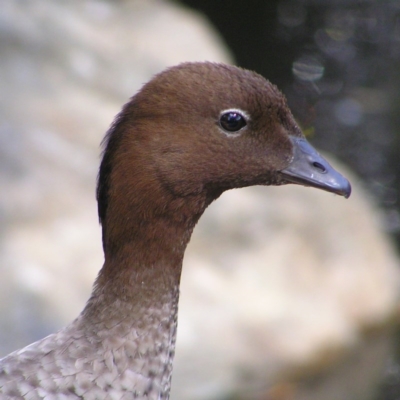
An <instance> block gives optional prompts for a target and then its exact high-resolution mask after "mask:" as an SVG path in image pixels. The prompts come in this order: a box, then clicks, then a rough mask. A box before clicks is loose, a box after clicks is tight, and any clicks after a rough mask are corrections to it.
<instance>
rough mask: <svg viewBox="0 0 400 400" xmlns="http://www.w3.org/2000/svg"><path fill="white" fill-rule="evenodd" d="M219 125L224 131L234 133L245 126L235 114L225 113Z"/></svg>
mask: <svg viewBox="0 0 400 400" xmlns="http://www.w3.org/2000/svg"><path fill="white" fill-rule="evenodd" d="M220 124H221V126H222V128H224V129H225V130H226V131H229V132H235V131H238V130H239V129H241V128H243V127H244V126H245V125H246V121H245V119H244V118H243V116H242V115H241V114H239V113H237V112H227V113H226V114H223V115H221V119H220Z"/></svg>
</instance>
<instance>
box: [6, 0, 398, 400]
mask: <svg viewBox="0 0 400 400" xmlns="http://www.w3.org/2000/svg"><path fill="white" fill-rule="evenodd" d="M0 36H1V38H0V39H1V43H2V46H1V47H0V54H1V57H0V75H1V79H0V90H1V93H2V94H3V96H2V97H0V116H1V119H0V185H1V188H2V190H1V192H0V227H1V228H0V276H1V279H0V313H1V315H2V318H1V321H0V354H6V353H7V352H9V351H11V350H13V349H15V348H18V347H21V346H23V345H25V344H28V343H29V342H31V341H32V340H35V339H39V338H41V337H43V336H44V335H45V334H47V333H50V332H52V331H54V330H55V329H57V328H58V327H60V326H62V325H64V324H66V323H67V322H68V321H69V320H71V319H72V318H74V317H75V316H76V315H77V314H78V313H79V311H80V310H81V309H82V307H83V305H84V303H85V300H86V299H87V297H88V295H89V293H90V287H91V284H92V282H93V280H94V278H95V275H96V273H97V271H98V270H99V268H100V267H101V264H102V253H101V240H100V228H99V226H98V222H97V215H96V204H95V199H94V190H95V179H96V173H97V168H98V162H99V153H100V149H99V143H100V141H101V139H102V137H103V135H104V132H105V131H106V130H107V128H108V126H109V124H110V123H111V121H112V118H113V116H114V115H115V114H116V113H117V112H118V111H119V109H120V107H121V105H122V104H123V103H124V102H126V100H127V99H128V97H129V96H131V95H132V94H133V93H134V92H135V91H136V90H137V89H138V88H139V87H140V86H141V84H142V83H144V82H146V81H147V80H148V79H150V77H151V76H152V75H153V74H154V73H156V72H158V71H160V70H162V69H163V68H165V67H166V66H168V65H173V64H176V63H178V62H180V61H188V60H206V59H207V60H215V61H225V62H229V61H231V58H230V56H229V52H228V51H227V50H226V49H225V48H224V46H223V44H222V42H221V39H220V38H219V37H218V35H217V34H216V33H215V32H214V31H213V29H212V28H211V27H210V26H209V24H208V23H207V21H205V20H204V18H202V17H201V16H200V15H198V14H195V13H193V12H191V11H188V10H186V9H184V8H181V7H180V6H178V5H177V4H175V3H170V2H166V1H149V0H148V1H130V2H126V1H115V2H106V1H80V2H78V1H58V2H52V1H51V0H37V1H35V2H25V1H14V0H5V1H3V3H2V10H1V13H0ZM339 169H340V170H342V171H343V168H342V167H339ZM343 172H345V171H343ZM346 174H347V173H346ZM352 183H353V187H354V194H353V196H352V197H351V198H350V199H349V200H348V201H345V200H343V199H342V198H339V197H337V196H333V195H328V194H326V193H322V192H319V191H317V190H311V189H305V188H299V187H294V186H290V187H289V186H288V187H282V188H249V189H241V190H236V191H232V192H228V193H226V194H224V195H223V196H222V197H221V199H219V200H218V201H217V202H216V203H214V204H213V205H212V206H211V207H210V208H209V210H207V212H206V214H205V216H204V217H203V219H202V220H201V221H200V223H199V226H198V227H197V229H196V230H195V234H194V236H193V239H192V242H191V244H190V246H189V249H188V252H187V255H186V257H185V266H184V271H183V277H182V296H181V302H180V317H179V331H178V347H177V356H176V363H175V373H174V379H173V394H172V398H173V399H176V400H179V399H182V400H183V399H185V400H189V399H210V398H213V399H222V398H225V399H226V398H228V396H230V395H231V396H232V397H233V396H236V397H235V398H240V399H245V398H249V399H250V398H251V399H272V398H281V399H297V400H300V399H303V398H307V399H314V398H315V399H323V400H330V399H331V398H332V399H334V400H336V399H337V398H341V399H342V400H343V399H344V400H346V399H353V398H354V399H355V398H360V399H362V400H366V399H367V398H368V393H369V392H370V385H371V383H372V382H374V379H376V378H377V376H379V373H380V372H379V371H380V365H381V363H383V361H384V359H385V354H386V353H387V349H388V343H389V341H388V340H385V341H381V340H373V341H372V342H373V343H372V344H370V345H368V346H366V345H365V343H370V342H369V340H370V336H368V335H365V334H364V333H363V332H364V330H365V329H367V328H368V329H372V328H374V329H378V328H379V327H380V326H383V325H384V324H385V323H386V321H387V320H388V319H389V318H390V316H391V315H392V314H393V312H394V311H395V309H396V306H397V305H398V284H399V275H398V260H397V258H396V256H395V255H394V252H393V249H392V246H391V244H390V243H389V242H388V240H387V238H386V237H385V236H384V235H383V234H382V233H381V231H380V216H379V214H378V213H377V211H376V210H375V209H374V207H373V206H372V205H371V202H370V201H369V200H368V196H367V195H366V194H365V193H364V192H363V190H362V189H361V188H360V185H359V183H358V182H357V179H356V178H355V177H352ZM383 336H385V335H384V334H383ZM379 338H381V336H379ZM381 343H382V345H380V344H381ZM371 354H372V356H373V357H372V356H371ZM349 357H350V358H351V362H348V360H349ZM371 357H372V358H373V360H374V362H373V363H371V362H368V360H370V359H371ZM341 363H345V367H343V368H339V367H337V368H338V371H339V370H340V371H339V372H337V373H336V372H335V374H333V375H332V374H330V372H332V370H334V369H335V368H336V366H339V365H341ZM364 367H365V368H364ZM335 371H336V369H335ZM360 371H362V374H361V372H360ZM316 373H317V374H316ZM357 374H358V375H357ZM360 374H361V376H362V379H359V380H360V383H358V382H357V385H356V386H357V388H356V390H355V391H353V392H351V390H348V388H347V387H348V386H351V384H349V385H346V382H347V381H350V383H351V382H352V381H353V380H354V379H355V377H356V376H360ZM303 376H307V377H315V376H319V377H320V379H319V382H322V383H321V385H320V386H319V389H318V390H316V385H315V381H313V382H314V385H311V390H310V391H308V386H307V385H306V384H303V386H302V384H301V380H300V378H301V377H303ZM321 376H323V379H322V378H321ZM338 376H342V377H343V379H347V381H346V380H345V381H344V380H343V379H339V378H338ZM310 379H311V378H310ZM315 379H316V378H315ZM299 382H300V383H299ZM325 382H327V384H325ZM332 385H333V387H334V388H335V390H336V391H335V390H332ZM339 389H340V390H339ZM357 391H358V392H357ZM350 392H351V394H349V393H350ZM356 392H357V393H356ZM304 393H305V394H304ZM310 393H311V394H312V393H315V394H316V395H317V396H318V397H312V395H311V394H310ZM329 393H331V394H332V393H333V394H336V395H337V394H338V393H341V395H340V396H337V397H329ZM343 393H344V394H343ZM273 396H275V397H273ZM346 396H347V397H346ZM357 396H358V397H357Z"/></svg>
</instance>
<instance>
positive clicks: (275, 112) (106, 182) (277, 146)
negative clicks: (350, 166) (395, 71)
mask: <svg viewBox="0 0 400 400" xmlns="http://www.w3.org/2000/svg"><path fill="white" fill-rule="evenodd" d="M288 183H295V184H301V185H304V186H313V187H316V188H319V189H323V190H326V191H328V192H332V193H336V194H339V195H342V196H344V197H346V198H347V197H349V195H350V191H351V187H350V184H349V182H348V181H347V179H345V178H344V177H343V176H342V175H340V174H339V173H338V172H336V171H335V170H334V169H333V168H332V167H331V166H330V165H329V164H328V162H327V161H326V160H325V159H324V158H323V157H322V156H321V155H319V154H318V153H317V151H316V150H314V149H313V147H312V146H311V145H310V144H309V143H308V142H307V141H306V139H305V138H304V136H303V134H302V132H301V130H300V129H299V127H298V125H297V124H296V122H295V120H294V118H293V115H292V113H291V112H290V110H289V108H288V106H287V103H286V99H285V97H284V96H283V94H282V93H281V92H280V91H279V90H278V89H277V87H276V86H274V85H272V84H271V83H270V82H269V81H267V80H266V79H264V78H263V77H262V76H260V75H258V74H256V73H254V72H251V71H248V70H244V69H241V68H238V67H234V66H228V65H224V64H215V63H208V62H205V63H184V64H181V65H178V66H176V67H173V68H170V69H167V70H166V71H164V72H162V73H160V74H159V75H157V76H155V77H154V78H153V79H152V80H151V81H150V82H149V83H147V84H146V85H144V87H143V88H142V89H141V91H139V93H137V94H136V95H135V96H134V97H133V98H132V99H131V101H130V102H129V103H127V104H126V105H125V106H124V108H123V109H122V111H121V113H120V114H119V115H118V117H117V118H116V120H115V122H114V124H113V125H112V127H111V128H110V130H109V132H108V134H107V136H106V139H105V152H104V157H103V161H102V164H101V168H100V173H99V182H98V191H97V197H98V201H99V216H100V220H101V221H102V224H103V235H104V233H105V232H104V230H105V228H106V226H108V225H109V222H108V220H109V218H114V219H115V218H116V214H117V211H118V210H116V209H114V210H113V207H114V205H116V204H118V208H119V210H121V207H122V208H123V209H125V211H123V212H122V213H120V215H132V210H136V211H135V212H134V214H135V215H132V218H139V219H143V218H145V219H146V218H147V219H151V218H155V215H156V214H157V215H158V216H162V215H164V216H165V215H172V214H175V216H176V217H175V218H177V219H184V218H190V214H192V215H196V216H197V217H196V218H195V219H196V220H197V219H198V217H199V216H200V215H201V213H202V212H203V211H204V209H205V207H206V206H207V205H208V204H209V203H210V202H211V201H212V200H214V199H216V198H217V197H218V196H219V195H220V194H221V193H222V192H223V191H225V190H227V189H231V188H239V187H244V186H251V185H283V184H288ZM127 209H130V210H131V212H130V213H129V212H127ZM139 213H140V215H139ZM121 223H123V221H121Z"/></svg>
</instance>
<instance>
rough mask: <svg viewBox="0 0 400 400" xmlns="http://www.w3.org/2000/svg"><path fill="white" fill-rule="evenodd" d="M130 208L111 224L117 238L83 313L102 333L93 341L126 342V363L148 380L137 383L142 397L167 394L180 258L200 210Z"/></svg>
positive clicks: (92, 330)
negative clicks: (161, 211)
mask: <svg viewBox="0 0 400 400" xmlns="http://www.w3.org/2000/svg"><path fill="white" fill-rule="evenodd" d="M153 209H154V207H153ZM130 211H131V212H130V213H129V214H128V215H129V217H128V218H126V219H125V223H124V224H122V223H120V224H119V230H118V231H113V230H112V227H110V226H108V229H111V231H110V232H109V233H110V234H113V235H116V238H117V239H118V241H117V244H113V242H112V241H111V240H108V239H107V240H106V249H105V250H106V251H105V263H104V266H103V268H102V270H101V271H100V273H99V276H98V278H97V280H96V283H95V286H94V290H93V293H92V296H91V298H90V300H89V302H88V304H87V306H86V308H85V310H84V311H83V313H82V318H83V319H84V325H85V326H88V327H89V328H88V329H89V331H88V334H89V335H91V336H94V337H95V338H98V339H95V340H94V341H98V342H101V343H102V344H101V346H102V347H103V348H104V347H105V344H104V343H110V346H111V348H110V349H108V350H111V351H112V352H114V350H113V348H112V346H113V345H112V343H118V345H119V346H120V344H121V342H122V343H125V345H126V347H125V352H124V354H125V356H126V357H125V358H126V359H125V361H123V362H122V364H124V365H127V368H129V369H130V370H131V371H132V372H134V373H137V374H138V376H140V377H141V378H140V379H144V381H145V384H144V386H143V385H142V386H143V388H142V389H140V388H139V390H138V389H137V386H139V387H140V386H141V385H139V384H138V383H137V382H136V383H135V391H137V394H138V396H139V397H138V398H142V397H140V393H142V395H143V398H146V399H153V396H154V398H156V399H158V398H162V399H166V398H168V392H169V388H170V380H171V374H172V360H173V356H174V347H175V338H176V327H177V310H178V300H179V283H180V275H181V267H182V260H183V255H184V251H185V248H186V245H187V243H188V241H189V239H190V236H191V233H192V231H193V228H194V225H195V223H196V222H197V220H198V218H199V217H200V215H201V212H202V210H201V212H199V213H194V214H193V213H192V214H191V217H190V218H182V215H183V214H182V213H177V214H176V213H172V214H171V213H170V214H168V213H165V214H164V215H162V214H160V215H158V216H157V215H155V214H153V215H151V216H150V217H149V216H147V217H146V218H145V215H144V214H143V213H139V212H138V208H135V207H131V208H130ZM181 211H182V212H184V210H181ZM176 215H178V217H176ZM119 222H121V221H119ZM105 339H106V341H105ZM128 343H129V345H128ZM118 354H120V352H119V353H118ZM138 359H140V363H138ZM117 361H118V360H116V361H115V362H116V363H117ZM153 392H154V393H153ZM143 393H147V394H146V396H145V395H144V394H143ZM159 395H160V396H161V397H158V396H159ZM147 396H148V397H147Z"/></svg>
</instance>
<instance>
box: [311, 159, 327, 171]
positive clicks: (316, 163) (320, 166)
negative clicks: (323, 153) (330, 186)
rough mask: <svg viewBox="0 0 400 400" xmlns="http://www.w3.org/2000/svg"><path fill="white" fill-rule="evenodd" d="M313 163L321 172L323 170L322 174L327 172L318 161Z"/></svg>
mask: <svg viewBox="0 0 400 400" xmlns="http://www.w3.org/2000/svg"><path fill="white" fill-rule="evenodd" d="M312 165H313V167H315V168H317V169H318V170H319V172H321V173H322V174H324V173H325V172H326V168H325V167H324V166H323V165H322V164H321V163H319V162H318V161H314V162H313V164H312Z"/></svg>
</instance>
